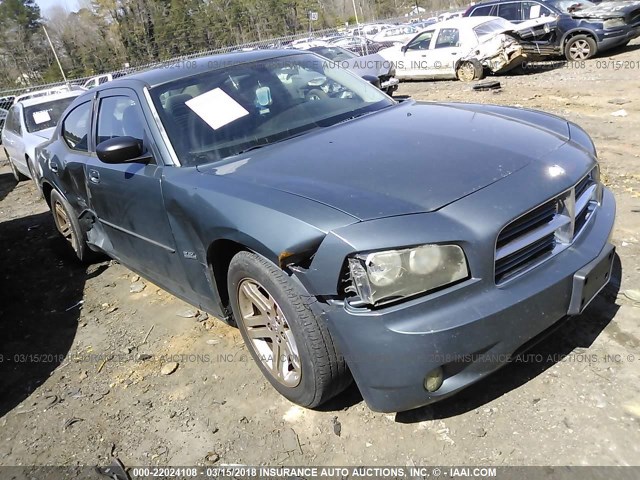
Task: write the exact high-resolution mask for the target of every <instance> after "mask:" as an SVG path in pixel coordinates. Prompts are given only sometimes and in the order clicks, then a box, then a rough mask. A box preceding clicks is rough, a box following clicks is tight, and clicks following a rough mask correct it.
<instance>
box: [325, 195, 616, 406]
mask: <svg viewBox="0 0 640 480" xmlns="http://www.w3.org/2000/svg"><path fill="white" fill-rule="evenodd" d="M614 218H615V200H614V198H613V194H612V193H611V192H610V191H609V190H607V189H605V190H604V195H603V200H602V205H601V206H600V207H599V208H598V210H597V211H596V213H595V215H594V218H593V219H592V220H591V221H590V223H589V224H588V225H586V226H585V227H584V228H585V230H584V231H583V232H582V233H581V234H580V236H579V237H578V238H577V239H576V241H575V243H574V244H573V245H572V246H571V247H570V248H568V249H566V250H565V251H563V252H562V253H560V254H558V255H556V256H555V257H552V258H550V259H549V260H547V261H546V262H544V263H542V264H540V265H539V266H537V267H536V268H534V269H533V270H532V271H530V272H528V273H526V274H524V275H522V276H521V277H519V278H518V279H516V280H514V281H511V282H508V283H507V284H506V285H501V286H497V285H495V284H493V283H492V282H489V281H486V279H485V280H483V279H477V278H472V279H470V280H468V281H467V282H464V283H462V284H459V285H456V286H454V287H451V288H449V289H447V290H446V291H442V292H438V293H435V294H433V295H428V296H426V297H422V298H418V299H414V300H409V301H406V302H403V303H402V304H399V305H395V306H391V307H387V308H382V309H379V310H358V309H354V308H351V307H349V306H348V305H345V304H344V303H342V302H333V303H331V302H330V303H329V304H328V306H326V307H325V309H324V311H323V313H322V314H323V315H324V317H325V318H326V320H327V322H328V325H329V328H330V330H331V333H332V335H333V337H334V340H335V341H336V342H337V344H338V348H339V349H340V351H341V352H342V354H343V355H344V356H345V359H346V361H347V363H348V365H349V368H350V369H351V372H352V374H353V376H354V379H355V381H356V383H357V385H358V387H359V388H360V392H361V393H362V395H363V397H364V399H365V401H366V402H367V404H368V405H369V407H370V408H371V409H372V410H375V411H382V412H396V411H403V410H409V409H412V408H416V407H420V406H423V405H426V404H429V403H432V402H436V401H438V400H442V399H444V398H446V397H449V396H450V395H452V394H454V393H455V392H457V391H459V390H461V389H462V388H465V387H467V386H469V385H470V384H472V383H474V382H477V381H478V380H480V379H482V378H483V377H485V376H486V375H488V374H489V373H491V372H493V371H495V370H497V369H499V368H500V367H502V366H504V365H505V364H507V363H508V361H509V358H510V355H511V354H512V353H514V352H515V351H516V350H518V349H519V348H520V347H521V346H523V345H524V344H525V343H527V342H529V341H530V340H531V339H533V338H534V337H537V336H538V335H540V334H541V333H542V332H544V331H545V330H547V329H549V328H550V327H552V326H553V325H554V324H556V323H557V322H558V321H559V320H560V319H562V318H564V317H565V316H566V315H567V314H568V312H569V309H570V303H571V300H572V293H573V291H574V288H573V284H574V277H575V274H576V272H579V271H580V270H581V269H583V268H584V267H585V266H586V265H588V264H590V263H592V262H593V261H594V260H595V259H596V258H598V257H599V256H600V255H601V254H602V253H603V252H606V253H607V254H608V253H610V252H609V250H608V249H609V248H610V246H609V243H608V242H609V237H610V234H611V231H612V229H613V223H614ZM489 284H491V285H490V286H488V285H489ZM436 367H442V368H443V370H444V374H445V379H444V383H443V385H442V387H441V388H440V389H439V390H438V391H436V392H435V393H429V392H427V391H426V390H425V389H424V387H423V381H424V377H425V375H426V374H427V372H429V371H431V370H432V369H434V368H436Z"/></svg>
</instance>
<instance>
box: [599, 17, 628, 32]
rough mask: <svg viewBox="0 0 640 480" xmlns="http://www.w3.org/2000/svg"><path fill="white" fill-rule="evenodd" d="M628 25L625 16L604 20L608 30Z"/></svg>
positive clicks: (604, 25)
mask: <svg viewBox="0 0 640 480" xmlns="http://www.w3.org/2000/svg"><path fill="white" fill-rule="evenodd" d="M625 25H626V23H625V21H624V19H623V18H610V19H609V20H605V21H604V22H603V27H604V28H605V29H606V30H608V29H610V28H619V27H624V26H625Z"/></svg>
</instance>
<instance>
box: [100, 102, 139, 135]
mask: <svg viewBox="0 0 640 480" xmlns="http://www.w3.org/2000/svg"><path fill="white" fill-rule="evenodd" d="M115 137H133V138H137V139H138V140H141V141H142V140H144V123H143V121H142V115H141V114H140V107H139V105H138V103H137V102H136V101H135V100H133V99H132V98H130V97H125V96H116V97H105V98H103V99H102V100H101V101H100V109H99V110H98V138H97V140H96V141H97V143H101V142H104V141H105V140H109V139H110V138H115Z"/></svg>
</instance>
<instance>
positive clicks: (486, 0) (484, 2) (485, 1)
mask: <svg viewBox="0 0 640 480" xmlns="http://www.w3.org/2000/svg"><path fill="white" fill-rule="evenodd" d="M516 1H523V0H480V1H479V2H477V3H476V4H475V5H472V6H471V7H469V10H471V9H473V8H475V7H479V6H480V5H487V4H489V5H490V4H496V3H510V2H516ZM536 1H537V2H540V3H549V0H536Z"/></svg>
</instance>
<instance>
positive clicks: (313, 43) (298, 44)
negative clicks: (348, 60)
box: [291, 37, 329, 50]
mask: <svg viewBox="0 0 640 480" xmlns="http://www.w3.org/2000/svg"><path fill="white" fill-rule="evenodd" d="M328 45H329V43H328V42H326V41H325V40H320V39H318V38H314V37H307V38H299V39H298V40H294V41H293V42H291V48H297V49H299V50H306V49H308V48H313V47H326V46H328Z"/></svg>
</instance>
